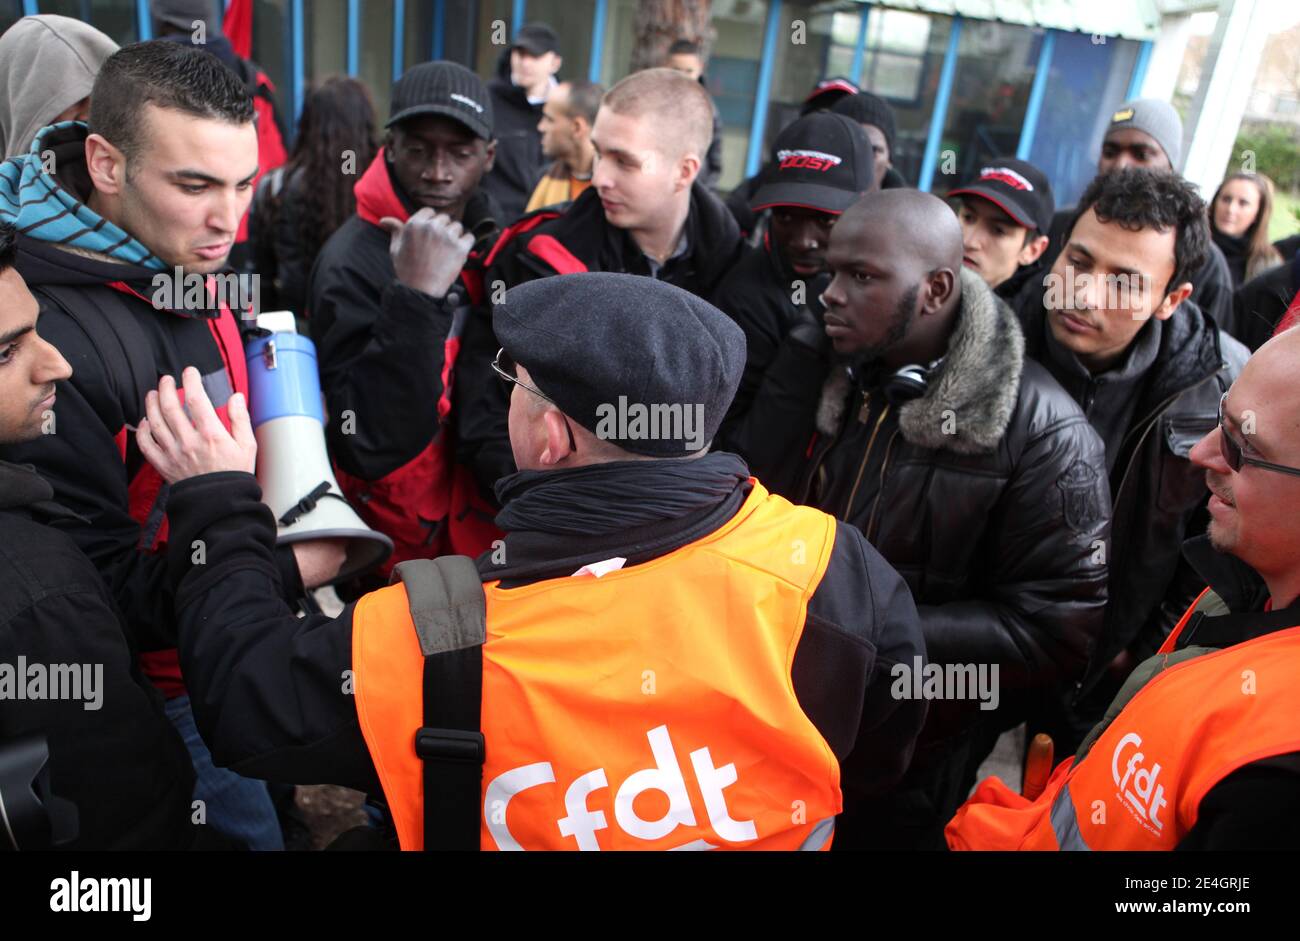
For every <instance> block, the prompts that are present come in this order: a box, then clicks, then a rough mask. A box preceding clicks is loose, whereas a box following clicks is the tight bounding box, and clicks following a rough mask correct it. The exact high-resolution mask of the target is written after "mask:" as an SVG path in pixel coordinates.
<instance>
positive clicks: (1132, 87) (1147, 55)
mask: <svg viewBox="0 0 1300 941" xmlns="http://www.w3.org/2000/svg"><path fill="white" fill-rule="evenodd" d="M1150 64H1151V40H1149V39H1146V40H1143V41H1142V45H1141V46H1139V47H1138V54H1137V61H1136V62H1134V63H1133V75H1132V76H1131V77H1130V78H1129V80H1128V94H1127V95H1125V96H1124V97H1125V99H1126V100H1128V101H1132V100H1133V99H1134V98H1137V97H1138V96H1139V95H1141V94H1142V85H1143V83H1144V82H1145V81H1146V78H1147V66H1149V65H1150Z"/></svg>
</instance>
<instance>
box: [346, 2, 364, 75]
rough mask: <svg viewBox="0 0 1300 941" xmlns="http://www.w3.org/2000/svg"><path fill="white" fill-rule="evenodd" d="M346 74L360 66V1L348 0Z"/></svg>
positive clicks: (354, 72) (352, 72)
mask: <svg viewBox="0 0 1300 941" xmlns="http://www.w3.org/2000/svg"><path fill="white" fill-rule="evenodd" d="M347 61H348V65H347V70H348V74H349V75H352V76H355V75H356V74H357V69H358V68H360V66H361V0H348V60H347Z"/></svg>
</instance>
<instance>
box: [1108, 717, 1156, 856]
mask: <svg viewBox="0 0 1300 941" xmlns="http://www.w3.org/2000/svg"><path fill="white" fill-rule="evenodd" d="M1141 748H1142V736H1140V735H1138V734H1137V733H1136V732H1129V733H1128V734H1127V735H1125V736H1124V737H1123V738H1121V739H1120V740H1119V744H1118V745H1116V746H1115V751H1114V753H1113V754H1112V755H1111V758H1110V773H1111V776H1112V777H1113V778H1114V779H1115V785H1116V786H1117V787H1118V788H1119V796H1120V799H1121V800H1123V802H1124V803H1125V804H1126V805H1127V806H1128V808H1129V809H1130V810H1131V811H1132V812H1133V814H1134V815H1135V816H1136V817H1137V820H1138V823H1140V824H1142V826H1143V827H1145V828H1146V829H1148V830H1150V831H1151V832H1152V833H1155V834H1159V833H1160V831H1161V830H1163V829H1164V828H1165V822H1164V821H1163V820H1161V819H1160V811H1161V809H1162V808H1164V807H1167V806H1168V805H1169V802H1168V801H1167V800H1165V786H1164V785H1163V784H1160V783H1158V782H1159V780H1160V764H1159V762H1157V763H1155V764H1153V765H1152V766H1151V767H1150V768H1149V769H1148V768H1147V766H1146V762H1147V757H1146V755H1144V754H1143V753H1142V752H1141V751H1140V749H1141Z"/></svg>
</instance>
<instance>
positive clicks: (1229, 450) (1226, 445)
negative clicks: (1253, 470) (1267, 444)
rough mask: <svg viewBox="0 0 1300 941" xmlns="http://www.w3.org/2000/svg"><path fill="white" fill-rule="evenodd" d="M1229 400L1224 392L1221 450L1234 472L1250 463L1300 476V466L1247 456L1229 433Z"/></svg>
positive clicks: (1224, 459)
mask: <svg viewBox="0 0 1300 941" xmlns="http://www.w3.org/2000/svg"><path fill="white" fill-rule="evenodd" d="M1227 402H1228V393H1226V392H1225V393H1223V397H1222V398H1221V399H1219V451H1220V452H1221V453H1222V454H1223V461H1224V463H1225V464H1227V465H1228V466H1229V467H1231V468H1232V471H1233V473H1236V472H1237V471H1239V470H1241V465H1243V464H1249V465H1251V466H1252V467H1262V468H1263V469H1264V470H1270V471H1273V472H1274V473H1278V474H1290V475H1291V476H1292V477H1300V467H1287V466H1286V465H1285V464H1270V463H1269V462H1268V461H1261V460H1258V459H1256V458H1253V457H1246V455H1245V454H1243V453H1242V448H1241V445H1239V444H1238V443H1237V441H1236V439H1235V438H1233V437H1232V435H1230V434H1228V422H1227V420H1226V418H1225V416H1224V413H1223V406H1224V405H1226V404H1227Z"/></svg>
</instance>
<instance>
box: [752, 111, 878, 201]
mask: <svg viewBox="0 0 1300 941" xmlns="http://www.w3.org/2000/svg"><path fill="white" fill-rule="evenodd" d="M772 150H773V153H772V162H771V164H769V165H768V168H767V173H766V174H765V176H764V177H763V180H762V183H761V184H760V185H759V187H758V192H756V193H755V194H754V197H753V198H752V199H751V200H750V201H749V206H750V208H751V209H753V210H754V211H755V212H759V211H760V210H763V209H768V208H770V207H772V206H803V207H805V208H808V209H816V210H818V211H820V212H829V213H834V214H836V215H838V214H839V213H841V212H843V211H844V210H845V209H848V208H849V206H851V205H853V204H854V203H855V202H857V200H858V197H859V196H861V195H862V194H863V193H865V192H866V191H867V190H869V189H871V187H872V184H873V182H874V179H875V177H874V174H873V173H872V167H873V163H874V160H873V155H872V152H871V142H870V141H869V140H867V132H866V131H864V130H862V126H861V125H859V124H857V123H856V122H855V121H853V120H852V119H850V118H846V117H845V116H844V115H842V114H831V113H830V112H829V111H815V112H813V113H812V114H806V115H804V116H803V117H802V118H799V119H798V120H797V121H795V122H794V123H793V124H791V125H790V126H789V127H787V128H786V129H785V130H783V131H782V132H781V133H780V134H778V135H777V136H776V144H775V145H774V146H773V148H772Z"/></svg>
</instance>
